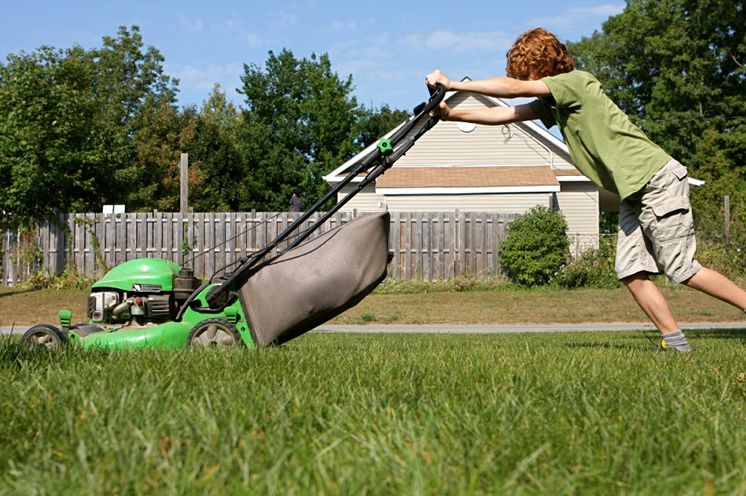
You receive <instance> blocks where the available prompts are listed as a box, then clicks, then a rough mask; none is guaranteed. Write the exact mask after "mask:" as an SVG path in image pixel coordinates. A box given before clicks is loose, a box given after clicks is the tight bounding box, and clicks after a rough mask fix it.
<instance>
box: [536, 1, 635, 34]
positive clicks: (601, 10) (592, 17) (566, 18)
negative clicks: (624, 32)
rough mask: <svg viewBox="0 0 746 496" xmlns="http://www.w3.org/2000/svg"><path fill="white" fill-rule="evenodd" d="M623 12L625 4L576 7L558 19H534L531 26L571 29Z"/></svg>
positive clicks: (557, 17)
mask: <svg viewBox="0 0 746 496" xmlns="http://www.w3.org/2000/svg"><path fill="white" fill-rule="evenodd" d="M623 10H624V4H603V5H595V6H588V7H575V8H572V9H569V10H567V11H566V12H565V13H564V14H562V15H559V16H556V17H539V18H536V19H533V20H532V21H531V24H533V25H534V26H552V27H558V28H563V29H569V28H573V27H576V26H579V25H581V24H587V23H588V22H589V21H596V20H599V19H602V20H605V19H606V18H607V17H610V16H613V15H616V14H619V13H621V12H622V11H623Z"/></svg>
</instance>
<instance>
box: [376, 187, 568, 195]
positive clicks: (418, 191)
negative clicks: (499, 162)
mask: <svg viewBox="0 0 746 496" xmlns="http://www.w3.org/2000/svg"><path fill="white" fill-rule="evenodd" d="M559 192H560V187H559V186H554V185H546V186H485V187H473V188H470V187H461V188H376V194H379V195H384V196H387V195H388V196H397V195H410V196H417V195H480V194H485V193H559Z"/></svg>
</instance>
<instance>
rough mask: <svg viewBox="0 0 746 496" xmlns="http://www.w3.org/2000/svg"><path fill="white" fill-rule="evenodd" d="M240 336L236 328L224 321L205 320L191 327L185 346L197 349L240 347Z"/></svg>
mask: <svg viewBox="0 0 746 496" xmlns="http://www.w3.org/2000/svg"><path fill="white" fill-rule="evenodd" d="M241 343H243V341H241V336H239V334H238V329H236V326H234V325H233V324H231V323H230V322H228V321H227V320H225V319H207V320H203V321H202V322H200V323H199V324H197V325H195V326H194V327H192V330H191V331H190V332H189V336H188V337H187V345H188V346H194V347H197V348H214V347H221V348H222V347H228V346H240V345H241Z"/></svg>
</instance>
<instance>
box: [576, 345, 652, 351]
mask: <svg viewBox="0 0 746 496" xmlns="http://www.w3.org/2000/svg"><path fill="white" fill-rule="evenodd" d="M565 348H570V349H588V348H597V349H598V348H601V349H605V350H625V351H631V350H639V349H640V347H639V346H638V345H637V344H635V345H632V344H623V343H567V344H565Z"/></svg>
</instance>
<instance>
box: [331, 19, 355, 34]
mask: <svg viewBox="0 0 746 496" xmlns="http://www.w3.org/2000/svg"><path fill="white" fill-rule="evenodd" d="M357 30H358V23H357V21H332V22H330V23H329V32H330V33H334V34H336V33H354V32H356V31H357Z"/></svg>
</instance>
